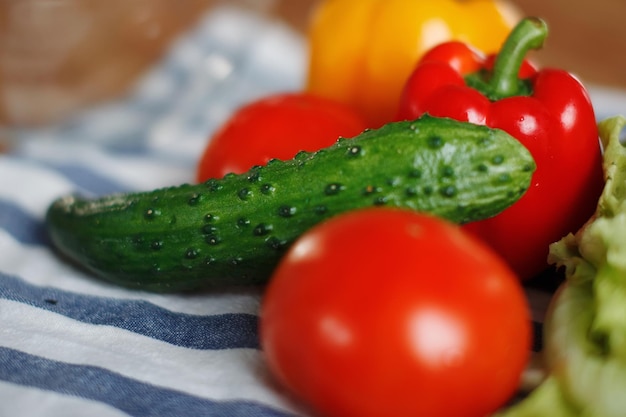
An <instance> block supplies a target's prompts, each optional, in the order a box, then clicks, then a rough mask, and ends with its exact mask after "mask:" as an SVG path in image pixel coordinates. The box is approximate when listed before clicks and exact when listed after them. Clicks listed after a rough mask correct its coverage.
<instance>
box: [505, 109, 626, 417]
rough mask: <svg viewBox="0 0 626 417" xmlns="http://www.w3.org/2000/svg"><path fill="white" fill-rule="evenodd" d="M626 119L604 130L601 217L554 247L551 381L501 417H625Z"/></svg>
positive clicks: (548, 326)
mask: <svg viewBox="0 0 626 417" xmlns="http://www.w3.org/2000/svg"><path fill="white" fill-rule="evenodd" d="M624 126H626V118H624V117H622V116H616V117H612V118H609V119H606V120H604V121H602V122H601V123H600V124H599V125H598V127H599V130H600V136H601V140H602V145H603V147H604V157H603V158H604V160H603V164H604V172H605V180H606V184H605V188H604V190H603V193H602V195H601V197H600V200H599V201H598V206H597V210H596V213H595V215H594V216H593V217H592V218H591V219H590V220H589V222H587V224H586V225H584V226H583V227H582V228H581V229H580V230H579V231H577V232H576V233H575V234H573V233H572V234H569V235H567V236H565V237H564V238H563V239H561V240H560V241H559V242H556V243H554V244H553V245H551V247H550V255H549V258H548V260H549V262H550V263H552V264H554V265H556V266H557V267H562V268H564V269H565V277H566V282H565V283H564V284H563V286H562V287H561V288H560V289H559V290H558V291H557V293H556V294H555V296H554V297H553V299H552V302H551V306H550V308H549V310H548V312H547V316H546V320H545V323H544V351H543V355H544V361H545V364H546V371H547V373H548V377H547V378H546V379H545V380H544V382H542V384H541V385H539V387H537V388H536V389H535V390H534V391H533V392H532V393H531V394H530V395H529V396H528V397H527V398H525V399H524V400H523V401H521V402H520V403H518V404H516V405H514V406H512V407H510V408H508V409H506V410H503V411H502V412H500V413H499V414H497V416H498V417H530V416H533V417H542V416H546V417H623V416H624V415H626V147H625V146H624V144H623V143H622V142H621V140H620V136H621V132H622V131H623V129H624Z"/></svg>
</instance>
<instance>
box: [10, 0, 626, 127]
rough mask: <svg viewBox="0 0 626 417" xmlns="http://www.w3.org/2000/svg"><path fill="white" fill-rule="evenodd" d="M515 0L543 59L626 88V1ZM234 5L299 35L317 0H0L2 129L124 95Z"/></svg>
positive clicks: (53, 117) (38, 121)
mask: <svg viewBox="0 0 626 417" xmlns="http://www.w3.org/2000/svg"><path fill="white" fill-rule="evenodd" d="M478 1H480V0H478ZM511 3H513V4H514V5H515V6H516V7H517V8H518V9H519V11H520V13H521V14H523V15H536V16H540V17H543V18H544V19H545V20H546V21H547V22H548V24H549V26H550V30H551V35H550V37H549V40H548V43H547V45H546V46H545V48H544V51H543V52H542V53H541V54H540V58H539V62H540V63H541V64H544V65H557V66H560V67H563V68H567V69H568V70H570V71H571V72H574V73H575V74H577V75H578V76H579V77H580V78H581V79H583V81H584V82H585V83H592V84H594V85H598V86H603V87H607V88H609V89H626V33H625V31H624V29H623V27H624V16H626V2H624V1H623V0H596V1H594V2H589V1H583V0H550V1H545V0H514V1H512V2H511ZM233 4H236V5H237V6H238V7H242V8H245V9H247V10H250V11H252V12H254V13H258V14H259V15H261V16H263V18H264V19H270V20H274V21H276V22H277V23H279V24H280V25H285V26H287V27H288V28H289V30H293V33H294V34H296V35H299V34H304V33H305V32H306V30H307V25H308V22H309V18H310V15H311V11H312V10H313V8H314V7H315V5H316V1H315V0H248V1H246V0H239V1H219V0H176V1H174V0H119V1H118V0H106V1H105V0H0V126H8V127H11V126H21V127H23V126H28V127H32V126H45V125H47V124H50V123H55V122H57V121H59V120H63V119H64V118H65V117H67V116H68V115H70V114H72V112H74V111H75V110H76V109H81V108H84V107H85V106H89V105H92V104H94V103H100V102H103V101H106V100H108V99H111V98H114V97H118V96H119V95H121V94H123V93H125V92H127V91H128V89H129V88H130V87H131V86H132V85H133V84H134V83H135V82H136V80H137V78H138V77H139V76H141V75H142V74H144V73H145V72H146V71H147V70H148V69H149V68H151V66H153V65H154V64H155V62H157V61H158V60H159V59H161V57H162V56H163V54H164V53H165V52H166V51H167V50H168V48H169V47H170V46H171V45H172V43H173V42H174V41H175V40H176V39H178V38H179V37H180V36H181V35H182V34H184V33H186V32H187V31H189V30H191V29H192V28H193V27H194V26H195V25H197V24H198V21H199V20H200V19H201V18H202V17H203V16H206V15H207V13H208V12H210V11H211V10H212V9H213V8H216V7H219V6H223V5H233Z"/></svg>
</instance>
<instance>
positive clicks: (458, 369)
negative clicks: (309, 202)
mask: <svg viewBox="0 0 626 417" xmlns="http://www.w3.org/2000/svg"><path fill="white" fill-rule="evenodd" d="M528 310H529V308H528V305H527V300H526V298H525V295H524V292H523V290H522V287H521V284H520V283H519V281H518V279H517V278H516V276H515V275H514V274H513V272H512V271H511V270H510V269H509V267H508V266H507V265H506V264H505V263H504V261H502V260H501V259H500V258H499V257H498V256H497V255H495V253H494V252H493V251H492V250H491V249H489V248H488V247H487V246H486V245H485V244H483V243H482V242H481V241H480V240H478V239H475V238H473V237H472V236H471V235H469V234H467V233H465V232H464V231H463V230H462V229H460V228H458V227H457V226H454V225H452V224H449V223H447V222H444V221H443V220H441V219H438V218H435V217H432V216H429V215H425V214H418V213H415V212H410V211H405V210H399V209H389V208H372V209H365V210H360V211H354V212H351V213H347V214H344V215H339V216H337V217H335V218H332V219H330V220H329V221H327V222H325V223H322V224H320V225H318V226H316V227H314V228H312V229H311V230H310V231H309V232H307V233H305V234H304V235H303V236H302V237H301V238H300V239H298V241H296V243H294V245H293V246H292V247H291V248H290V250H289V251H288V252H287V254H286V256H285V257H284V259H283V260H282V261H281V263H280V264H279V266H278V267H277V270H276V272H275V274H274V276H273V277H272V280H271V281H270V283H269V285H268V288H267V292H266V295H265V297H264V299H263V303H262V307H261V319H260V320H261V321H260V337H261V345H262V347H263V350H264V352H265V355H266V358H267V363H268V366H269V368H270V370H271V371H272V372H273V373H274V374H275V375H276V377H277V379H278V380H279V381H280V382H282V383H283V384H284V385H285V386H286V387H288V388H289V389H290V390H291V391H292V392H293V393H295V394H296V395H297V396H298V397H299V398H300V399H302V400H303V401H304V402H306V403H308V404H310V405H312V406H313V408H315V409H316V410H318V411H319V412H321V413H322V415H324V416H328V417H389V416H393V417H405V416H407V417H408V416H425V417H484V416H486V415H488V414H490V413H491V412H493V411H494V410H495V409H496V408H498V407H499V406H501V405H502V404H503V403H504V402H506V400H507V399H509V398H510V396H511V395H512V394H513V393H514V392H515V390H516V388H517V384H518V382H519V378H520V375H521V372H522V371H523V369H524V367H525V364H526V360H527V357H528V352H529V350H530V341H531V340H530V339H531V330H530V318H529V312H528Z"/></svg>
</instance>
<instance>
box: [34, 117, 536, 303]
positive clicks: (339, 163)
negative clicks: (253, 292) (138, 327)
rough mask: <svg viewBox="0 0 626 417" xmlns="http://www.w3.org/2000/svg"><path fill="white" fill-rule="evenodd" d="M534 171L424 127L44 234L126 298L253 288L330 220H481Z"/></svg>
mask: <svg viewBox="0 0 626 417" xmlns="http://www.w3.org/2000/svg"><path fill="white" fill-rule="evenodd" d="M534 170H535V163H534V160H533V158H532V156H531V155H530V153H529V152H528V151H527V150H526V148H524V147H523V146H522V145H521V144H520V143H519V142H518V141H517V140H515V139H514V138H513V137H511V136H509V135H508V134H507V133H505V132H504V131H502V130H497V129H490V128H488V127H485V126H477V125H473V124H469V123H462V122H458V121H454V120H451V119H444V118H434V117H430V116H427V115H426V116H423V117H421V118H420V119H418V120H415V121H406V122H397V123H390V124H388V125H385V126H383V127H382V128H380V129H377V130H367V131H365V132H363V133H362V134H360V135H359V136H357V137H355V138H353V139H344V138H340V139H339V140H338V141H337V142H336V143H335V144H334V145H332V146H330V147H328V148H325V149H322V150H319V151H317V152H300V153H299V154H298V155H296V156H295V157H294V158H293V159H291V160H288V161H280V160H272V161H270V162H269V163H268V164H267V165H265V166H262V167H261V166H257V167H253V168H252V169H251V170H250V171H249V172H247V173H245V174H241V175H235V174H228V175H226V176H225V177H224V178H221V179H212V180H209V181H207V182H205V183H202V184H184V185H180V186H176V187H169V188H162V189H158V190H153V191H148V192H136V193H125V194H115V195H108V196H102V197H97V198H91V199H90V198H81V197H79V196H66V197H62V198H60V199H58V200H57V201H55V202H53V203H52V204H51V206H50V207H49V209H48V212H47V215H46V223H47V228H48V231H49V235H50V237H51V240H52V242H53V243H54V245H55V246H56V247H57V248H58V250H59V251H60V252H61V253H62V254H64V255H66V256H67V257H69V258H70V259H72V260H73V261H75V262H77V263H78V264H79V265H82V266H83V267H85V268H86V269H88V270H89V271H92V273H95V274H96V275H98V276H100V277H102V278H104V279H106V280H109V281H112V282H114V283H117V284H120V285H123V286H126V287H134V288H139V289H143V290H149V291H159V292H167V291H182V290H191V289H196V288H200V287H206V286H229V285H258V284H263V283H264V282H266V281H267V280H268V278H269V277H270V274H271V272H272V270H273V269H274V267H275V266H276V264H277V262H278V261H279V259H280V257H281V255H282V254H283V252H284V251H285V250H286V249H287V248H288V247H289V245H290V244H291V243H292V242H293V241H294V240H295V239H296V238H297V237H298V236H300V235H301V234H302V233H303V232H305V231H306V230H307V229H309V228H310V227H312V226H313V225H315V224H316V223H319V222H321V221H323V220H325V219H328V218H329V217H331V216H334V215H337V214H339V213H342V212H346V211H348V210H355V209H359V208H365V207H370V206H386V207H401V208H408V209H413V210H420V211H424V212H429V213H432V214H434V215H437V216H441V217H443V218H445V219H448V220H450V221H453V222H457V223H465V222H469V221H474V220H480V219H484V218H487V217H490V216H493V215H495V214H497V213H499V212H500V211H502V210H503V209H505V208H506V207H508V206H509V205H511V204H513V203H514V202H515V201H516V200H518V199H519V198H520V196H522V194H523V193H524V192H525V190H526V189H527V188H528V187H529V184H530V180H531V177H532V174H533V172H534Z"/></svg>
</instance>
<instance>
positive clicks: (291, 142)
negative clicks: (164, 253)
mask: <svg viewBox="0 0 626 417" xmlns="http://www.w3.org/2000/svg"><path fill="white" fill-rule="evenodd" d="M366 127H367V126H366V124H365V121H364V120H363V118H362V117H361V116H360V115H359V114H358V113H357V112H356V111H355V110H353V109H352V108H350V107H348V106H347V105H345V104H342V103H338V102H336V101H334V100H332V99H328V98H322V97H318V96H315V95H312V94H309V93H285V94H276V95H272V96H269V97H265V98H262V99H260V100H257V101H254V102H252V103H249V104H247V105H245V106H243V107H241V108H240V109H238V110H237V111H236V112H235V113H234V114H233V116H232V117H231V118H230V119H229V120H228V121H227V122H226V123H225V124H224V125H223V126H222V127H221V128H220V129H218V130H217V132H216V133H215V134H214V135H213V137H212V138H211V139H210V141H209V143H208V145H207V147H206V149H205V151H204V153H203V155H202V157H201V159H200V162H199V165H198V169H197V175H196V177H197V180H198V181H205V180H207V179H209V178H221V177H223V176H224V175H226V174H228V173H231V172H233V173H236V174H241V173H244V172H247V171H248V170H249V169H250V168H252V167H253V166H255V165H265V164H266V163H267V162H268V161H269V160H270V159H273V158H276V159H283V160H284V159H291V158H293V157H294V156H295V155H296V153H298V152H299V151H316V150H318V149H321V148H325V147H328V146H330V145H332V144H333V143H335V142H336V141H337V139H338V138H339V137H353V136H356V135H358V134H359V133H361V132H362V131H363V130H365V128H366Z"/></svg>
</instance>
